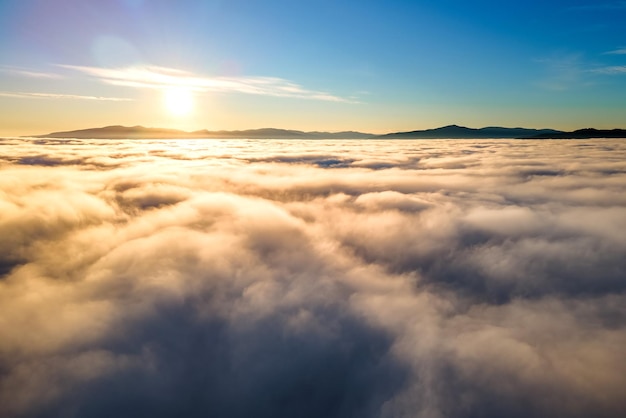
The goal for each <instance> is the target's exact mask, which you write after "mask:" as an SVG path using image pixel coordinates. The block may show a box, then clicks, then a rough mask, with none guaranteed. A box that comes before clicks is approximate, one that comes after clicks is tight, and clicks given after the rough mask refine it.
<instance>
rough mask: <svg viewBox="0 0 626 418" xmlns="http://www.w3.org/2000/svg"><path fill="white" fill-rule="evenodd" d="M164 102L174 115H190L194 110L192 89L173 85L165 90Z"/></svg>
mask: <svg viewBox="0 0 626 418" xmlns="http://www.w3.org/2000/svg"><path fill="white" fill-rule="evenodd" d="M163 104H164V105H165V109H166V110H167V111H168V112H169V114H171V115H173V116H179V117H182V116H188V115H189V114H191V112H193V107H194V100H193V94H192V92H191V91H190V90H188V89H184V88H180V87H173V88H169V89H166V90H164V91H163Z"/></svg>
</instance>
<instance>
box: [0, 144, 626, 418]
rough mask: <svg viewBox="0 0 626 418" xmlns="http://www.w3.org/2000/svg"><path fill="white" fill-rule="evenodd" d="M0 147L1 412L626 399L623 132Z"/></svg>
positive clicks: (494, 407) (587, 407)
mask: <svg viewBox="0 0 626 418" xmlns="http://www.w3.org/2000/svg"><path fill="white" fill-rule="evenodd" d="M0 157H1V159H2V160H1V161H2V162H1V163H0V173H1V174H2V175H1V176H0V212H1V213H2V217H1V218H0V237H2V239H1V240H0V245H1V247H0V257H1V259H0V270H1V274H2V276H1V277H2V278H1V280H0V336H1V338H0V370H1V371H2V372H1V374H0V416H3V417H19V416H25V417H58V416H68V417H70V416H71V417H74V416H75V417H111V416H157V417H160V416H163V417H166V416H185V417H200V416H203V417H204V416H220V417H250V416H256V417H294V416H300V417H309V416H310V417H322V416H324V417H379V416H380V417H531V416H546V417H547V416H558V417H590V416H593V417H615V418H617V417H622V416H624V414H625V413H626V399H625V398H624V396H623V395H624V393H623V388H624V387H625V386H626V357H625V356H624V347H625V346H626V329H625V327H624V326H625V324H626V297H625V295H624V290H625V288H626V281H625V280H624V277H626V259H625V258H624V254H625V253H626V236H625V235H624V233H623V231H624V230H625V228H626V211H625V210H624V208H625V207H626V162H625V161H626V143H625V142H624V141H623V140H594V141H592V142H588V143H585V142H583V141H517V140H500V141H496V140H493V141H488V140H481V141H472V140H461V141H453V140H447V141H446V140H443V141H441V140H424V141H367V140H361V141H270V140H266V141H245V140H230V141H226V140H204V141H202V140H195V141H194V140H191V141H182V140H179V141H140V140H135V141H123V140H121V141H114V140H108V141H87V140H60V139H50V140H45V139H44V140H18V139H14V140H4V141H2V142H1V146H0Z"/></svg>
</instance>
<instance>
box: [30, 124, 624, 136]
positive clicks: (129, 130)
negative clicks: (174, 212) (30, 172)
mask: <svg viewBox="0 0 626 418" xmlns="http://www.w3.org/2000/svg"><path fill="white" fill-rule="evenodd" d="M34 137H35V138H79V139H202V138H224V139H488V138H494V139H508V138H510V139H513V138H515V139H586V138H626V130H625V129H612V130H600V129H593V128H586V129H579V130H577V131H573V132H564V131H557V130H555V129H529V128H504V127H499V126H488V127H485V128H480V129H476V128H467V127H465V126H459V125H448V126H443V127H441V128H435V129H425V130H417V131H410V132H393V133H389V134H385V135H374V134H369V133H363V132H355V131H344V132H319V131H313V132H304V131H297V130H289V129H276V128H262V129H247V130H237V131H224V130H221V131H209V130H206V129H203V130H198V131H193V132H187V131H181V130H177V129H163V128H145V127H143V126H120V125H113V126H105V127H103V128H91V129H80V130H75V131H64V132H52V133H49V134H45V135H34Z"/></svg>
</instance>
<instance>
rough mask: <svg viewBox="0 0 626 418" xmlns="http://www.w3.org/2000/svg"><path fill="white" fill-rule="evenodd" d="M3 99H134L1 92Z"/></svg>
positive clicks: (126, 99) (113, 100) (111, 100)
mask: <svg viewBox="0 0 626 418" xmlns="http://www.w3.org/2000/svg"><path fill="white" fill-rule="evenodd" d="M0 96H2V97H15V98H22V99H70V100H99V101H108V102H130V101H133V99H128V98H124V97H104V96H83V95H78V94H57V93H30V92H21V91H16V92H12V91H0Z"/></svg>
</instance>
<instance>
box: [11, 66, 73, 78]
mask: <svg viewBox="0 0 626 418" xmlns="http://www.w3.org/2000/svg"><path fill="white" fill-rule="evenodd" d="M0 72H2V73H5V74H11V75H17V76H20V77H29V78H42V79H59V78H63V77H62V76H61V75H60V74H55V73H49V72H42V71H35V70H31V69H26V68H19V67H11V66H1V67H0Z"/></svg>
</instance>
